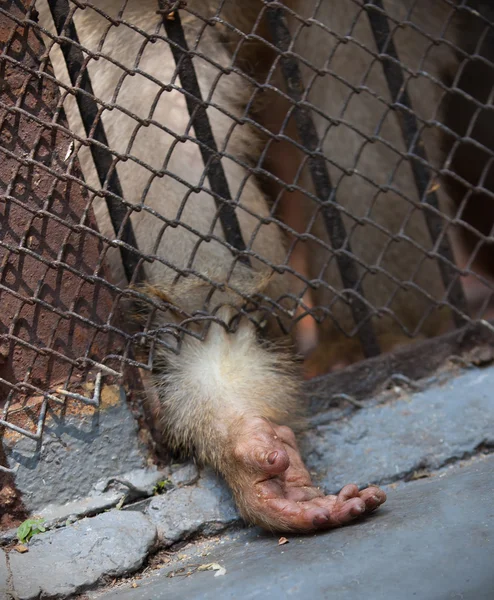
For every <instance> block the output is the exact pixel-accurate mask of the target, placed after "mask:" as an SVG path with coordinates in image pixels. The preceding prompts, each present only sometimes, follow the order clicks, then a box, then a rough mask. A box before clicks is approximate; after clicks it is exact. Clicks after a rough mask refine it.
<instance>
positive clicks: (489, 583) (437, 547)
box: [90, 456, 494, 600]
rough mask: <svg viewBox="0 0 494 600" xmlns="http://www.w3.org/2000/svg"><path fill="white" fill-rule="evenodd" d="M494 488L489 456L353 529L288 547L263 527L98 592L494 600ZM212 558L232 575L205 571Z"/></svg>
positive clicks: (396, 500)
mask: <svg viewBox="0 0 494 600" xmlns="http://www.w3.org/2000/svg"><path fill="white" fill-rule="evenodd" d="M493 489H494V456H490V457H486V459H485V460H482V461H478V462H475V463H472V464H470V465H468V466H466V467H463V468H462V467H459V466H456V468H454V469H452V470H451V471H449V472H448V474H446V475H444V476H443V477H435V478H431V479H428V480H423V481H416V482H413V483H410V484H408V485H407V487H406V489H401V490H395V491H391V492H390V495H389V497H388V502H387V503H386V504H385V505H384V506H383V507H382V508H381V509H380V510H379V511H378V512H377V513H375V514H374V515H372V516H371V517H369V518H367V519H365V520H362V521H359V522H357V523H355V524H354V525H352V526H350V527H343V528H341V529H335V530H333V531H330V532H327V533H325V534H319V535H310V536H296V535H293V536H287V537H288V539H289V543H288V544H285V545H281V546H280V545H278V538H279V536H274V535H270V534H267V533H259V530H247V531H243V532H240V533H236V534H233V535H230V536H227V537H225V538H224V539H222V540H221V541H220V542H216V543H211V542H210V543H206V542H205V543H202V544H197V546H193V545H191V546H189V547H187V548H185V549H182V550H181V551H180V554H178V555H177V556H175V557H174V558H173V559H172V561H171V562H170V563H169V564H167V565H166V567H164V568H162V569H160V570H157V571H155V572H154V573H150V574H147V575H146V576H145V577H143V578H139V579H134V580H133V581H132V584H130V585H129V583H128V582H127V583H124V584H123V585H122V586H120V587H118V588H116V589H112V590H109V591H108V592H107V593H103V594H101V593H100V594H98V595H96V594H90V598H96V597H97V598H98V599H99V600H149V599H150V598H152V599H153V600H182V599H183V598H187V599H188V600H216V599H217V598H221V599H232V600H233V599H240V598H241V599H242V600H247V599H254V598H269V599H270V600H271V599H273V600H278V599H280V600H284V599H286V598H295V599H298V598H300V599H301V600H305V599H306V598H314V599H316V600H319V599H323V598H335V599H337V600H355V599H356V598H366V599H367V600H389V599H392V600H394V599H399V600H455V599H458V600H459V599H462V600H492V598H493V594H494V571H493V569H492V557H493V556H494V504H493V502H492V490H493ZM181 557H184V558H183V559H182V558H181ZM205 563H206V564H207V563H218V564H219V565H220V566H221V567H224V568H225V569H226V573H225V575H224V576H221V577H215V576H214V574H213V573H212V572H211V571H199V570H198V569H197V565H201V564H205ZM170 575H174V576H170Z"/></svg>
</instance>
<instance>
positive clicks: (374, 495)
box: [359, 485, 386, 511]
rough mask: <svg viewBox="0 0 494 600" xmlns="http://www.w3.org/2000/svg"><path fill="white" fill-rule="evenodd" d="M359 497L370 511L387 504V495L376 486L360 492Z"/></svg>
mask: <svg viewBox="0 0 494 600" xmlns="http://www.w3.org/2000/svg"><path fill="white" fill-rule="evenodd" d="M359 496H360V498H362V500H363V501H364V502H365V506H366V508H367V510H368V511H371V510H375V509H376V508H378V507H379V506H381V504H384V503H385V502H386V493H385V492H383V490H381V489H380V488H378V487H377V486H375V485H371V486H369V487H368V488H365V490H362V491H360V492H359Z"/></svg>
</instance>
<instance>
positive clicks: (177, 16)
mask: <svg viewBox="0 0 494 600" xmlns="http://www.w3.org/2000/svg"><path fill="white" fill-rule="evenodd" d="M493 19H494V11H493V10H492V9H491V8H490V6H489V5H488V3H482V2H474V1H471V2H467V1H460V0H458V1H449V0H434V1H433V2H426V1H425V0H416V1H412V0H403V1H402V2H396V1H393V2H391V1H389V2H387V1H383V0H373V1H371V2H363V1H362V0H343V1H339V2H335V3H330V2H325V1H324V0H322V1H320V0H319V1H316V0H313V1H311V2H305V3H303V4H302V3H297V2H286V3H282V2H277V1H272V2H270V1H268V0H265V1H262V2H261V1H259V2H245V3H242V2H240V1H237V0H215V1H210V2H200V3H199V2H195V1H192V0H191V1H189V2H175V3H173V2H164V1H160V2H151V1H148V0H146V1H145V2H140V3H136V2H132V1H131V0H121V1H116V0H104V1H102V2H83V1H80V0H70V1H67V0H46V1H43V2H40V1H38V2H29V1H28V0H23V1H21V0H4V1H3V2H0V41H1V47H2V53H1V55H0V153H1V155H2V157H1V160H0V188H1V211H2V213H1V223H2V226H1V231H0V255H1V267H0V295H1V300H2V318H1V319H0V326H1V331H0V334H1V339H2V342H1V346H0V361H1V364H0V371H1V372H0V393H1V397H0V410H1V411H2V412H1V419H0V427H2V429H3V432H4V433H3V435H11V434H13V433H15V434H17V435H23V436H28V437H31V438H33V439H35V440H41V438H42V433H43V424H44V420H45V418H46V415H47V413H49V411H50V410H52V409H54V408H56V407H60V406H62V407H64V410H70V406H71V404H70V403H74V402H75V403H83V404H93V405H98V403H99V396H100V391H101V385H102V381H114V380H115V381H116V380H119V379H121V377H122V376H123V374H124V372H126V371H128V368H131V369H133V370H134V371H135V370H137V369H143V370H144V371H146V372H150V371H152V370H153V364H154V363H155V360H156V359H155V356H156V354H157V353H158V354H159V349H160V348H162V347H165V348H167V349H168V350H172V351H174V352H179V351H180V343H181V340H183V338H184V336H186V335H192V336H195V337H198V338H202V337H203V336H204V335H205V332H206V331H207V328H208V326H209V324H210V323H211V322H212V321H216V322H220V323H222V324H223V325H224V326H225V328H227V329H228V328H235V327H236V324H237V323H238V318H239V317H246V318H249V319H251V320H253V321H254V322H255V323H256V326H258V327H260V329H265V330H267V331H270V332H271V333H273V332H274V334H275V335H286V334H291V335H292V336H294V337H295V339H297V340H298V341H299V343H300V346H301V347H302V349H303V347H304V344H306V346H307V347H309V346H310V350H311V352H310V353H309V352H308V350H307V352H306V353H307V354H308V355H309V358H308V360H307V363H308V364H310V365H312V367H313V368H314V372H324V371H325V370H326V371H327V370H329V369H331V368H333V367H335V365H336V366H337V365H338V362H339V359H340V357H341V356H346V355H348V357H349V359H348V360H349V361H351V360H360V359H362V358H364V357H371V356H376V355H378V354H379V353H380V352H383V351H388V350H390V349H392V348H394V347H396V346H398V345H400V344H402V343H404V341H407V340H413V339H417V338H423V337H430V336H435V335H439V334H440V333H443V332H445V331H448V330H451V329H452V328H454V327H459V326H462V325H464V324H467V323H470V322H472V321H478V320H482V319H486V318H488V317H489V315H490V312H489V310H490V305H491V296H492V293H493V291H494V286H493V284H492V280H491V275H492V261H491V253H492V242H493V241H494V240H493V237H492V228H493V225H494V209H493V208H492V206H494V204H493V199H492V193H493V192H492V190H493V189H494V179H493V175H492V172H493V171H492V166H491V165H492V158H493V156H494V154H493V150H494V128H492V126H491V120H492V116H491V112H492V110H493V109H492V95H493V90H494V87H493V85H492V84H493V82H494V75H493V73H494V64H493V62H492V60H493V58H494V40H493ZM156 54H158V56H161V57H162V61H161V62H159V61H158V63H156V60H155V59H153V57H155V56H156ZM156 64H158V68H156ZM174 111H175V112H174ZM176 111H178V112H176ZM172 196H173V197H174V198H175V200H174V201H175V204H173V203H172V204H173V206H172V209H173V210H172V209H170V208H169V205H170V202H171V200H169V198H171V197H172ZM178 196H180V197H178ZM177 207H178V208H177ZM194 215H199V217H196V216H194ZM183 240H186V242H183ZM177 248H178V250H176V249H177ZM211 248H213V250H210V249H211ZM177 254H179V255H180V256H181V260H180V261H178V262H177V261H176V260H175V259H174V256H177ZM216 262H217V263H218V264H215V263H216ZM218 265H223V266H225V267H224V268H223V267H222V268H219V266H218ZM251 271H252V272H254V273H257V274H258V276H255V277H253V278H252V281H250V280H249V281H248V282H247V283H246V279H248V277H247V276H246V275H245V274H246V273H247V272H249V273H250V272H251ZM239 274H240V275H239ZM160 277H163V278H164V279H165V280H166V281H173V284H174V285H181V286H182V288H183V289H184V290H185V296H186V297H188V294H189V292H187V290H188V288H187V286H188V285H189V284H188V283H187V282H189V281H193V282H195V283H194V285H192V284H190V285H191V287H190V296H191V297H192V296H194V294H195V291H194V290H195V289H196V287H197V286H198V285H199V284H198V282H200V285H201V290H206V291H203V292H201V293H203V296H201V298H202V300H201V306H197V305H193V304H192V303H191V304H190V306H188V304H187V302H185V303H182V305H180V306H178V305H177V303H176V302H175V300H174V298H171V297H170V296H169V294H167V293H165V292H164V291H163V289H162V288H161V287H160V286H159V284H160ZM266 281H269V282H272V281H275V284H272V283H269V284H267V283H266ZM278 281H281V282H285V283H279V284H278V283H276V282H278ZM184 282H185V283H184ZM194 286H195V287H194ZM232 293H233V295H234V297H235V302H233V303H232V304H233V308H234V309H235V310H234V315H233V317H231V318H229V319H228V321H227V322H225V320H224V318H223V317H222V315H223V313H221V306H222V305H223V304H224V303H225V302H227V303H228V302H231V294H232ZM215 294H216V296H215ZM215 298H216V300H215ZM225 299H226V300H225ZM239 299H240V300H239ZM136 306H137V307H138V308H137V310H136V308H135V307H136ZM260 313H261V314H262V315H263V316H262V317H259V314H260ZM129 314H132V315H136V314H137V317H135V318H134V317H132V318H130V317H129ZM157 315H158V317H157ZM159 315H161V316H159ZM486 323H487V322H486ZM487 325H488V323H487ZM314 331H315V332H316V333H315V334H314ZM307 332H309V333H307ZM311 332H312V333H311ZM311 335H312V338H314V336H315V338H316V340H317V344H316V343H315V342H314V341H312V342H311V343H309V342H306V340H307V336H309V337H310V336H311ZM335 357H336V358H335ZM340 362H341V361H340ZM309 370H310V369H309ZM0 469H2V470H7V471H8V470H9V469H8V468H7V467H6V466H2V465H0Z"/></svg>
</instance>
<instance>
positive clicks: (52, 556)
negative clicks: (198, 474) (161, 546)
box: [9, 510, 156, 600]
mask: <svg viewBox="0 0 494 600" xmlns="http://www.w3.org/2000/svg"><path fill="white" fill-rule="evenodd" d="M155 541H156V529H155V528H154V526H153V525H152V524H151V522H150V521H149V520H148V519H147V518H146V517H145V516H144V515H142V514H141V513H138V512H130V513H129V512H126V513H123V512H121V511H117V510H114V511H111V512H107V513H103V514H101V515H98V516H96V517H94V518H92V519H83V520H82V521H79V522H77V523H74V524H73V525H70V526H68V527H64V528H63V529H57V530H54V531H49V532H47V533H43V534H41V535H37V536H35V537H33V538H32V539H31V541H30V542H29V544H28V547H29V551H28V552H26V553H25V554H18V553H17V552H11V553H10V555H9V558H10V568H11V571H12V576H13V586H14V589H15V598H16V599H18V600H34V599H35V598H39V597H42V598H53V597H56V598H67V597H69V596H70V595H71V594H74V593H76V592H78V591H80V590H84V589H86V588H87V587H89V586H92V585H94V583H96V582H97V581H99V580H100V579H101V578H102V577H103V576H105V575H110V576H113V577H118V576H121V575H126V574H128V573H132V572H134V571H135V570H136V569H139V567H140V566H141V565H142V563H143V561H144V559H145V558H146V556H147V555H148V553H149V551H150V549H151V548H152V547H153V545H154V543H155Z"/></svg>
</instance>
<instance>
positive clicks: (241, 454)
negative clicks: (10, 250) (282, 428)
mask: <svg viewBox="0 0 494 600" xmlns="http://www.w3.org/2000/svg"><path fill="white" fill-rule="evenodd" d="M234 456H235V459H236V461H237V462H238V463H239V468H241V469H245V468H247V469H248V470H251V471H253V472H256V473H259V474H260V475H262V476H265V475H278V474H280V473H283V472H284V471H286V470H287V469H288V467H289V465H290V459H289V457H288V453H287V451H286V449H285V447H284V445H283V444H282V443H281V441H279V440H277V439H274V436H271V439H269V437H268V436H266V435H260V436H259V437H257V436H256V437H253V438H251V439H250V440H244V441H242V442H240V443H239V444H237V446H236V447H235V450H234Z"/></svg>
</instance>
